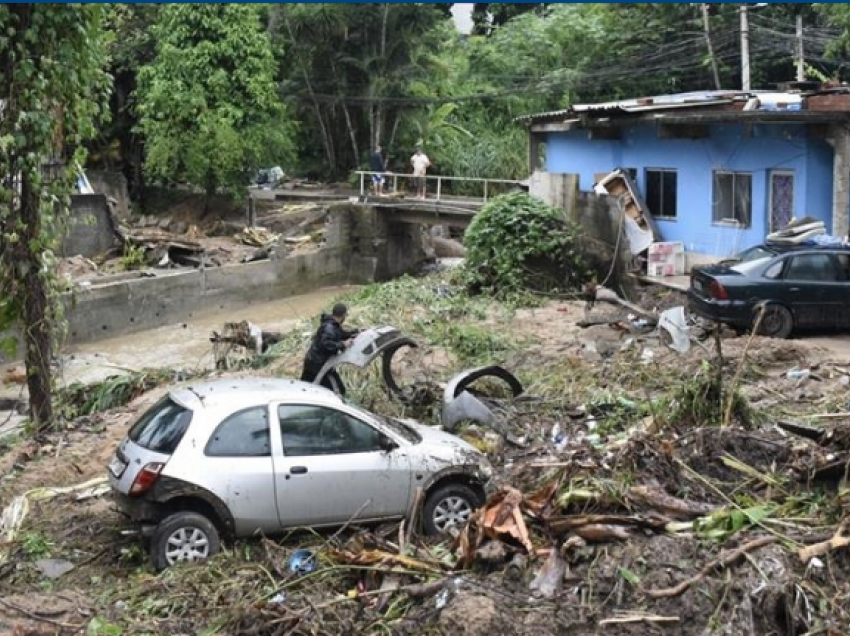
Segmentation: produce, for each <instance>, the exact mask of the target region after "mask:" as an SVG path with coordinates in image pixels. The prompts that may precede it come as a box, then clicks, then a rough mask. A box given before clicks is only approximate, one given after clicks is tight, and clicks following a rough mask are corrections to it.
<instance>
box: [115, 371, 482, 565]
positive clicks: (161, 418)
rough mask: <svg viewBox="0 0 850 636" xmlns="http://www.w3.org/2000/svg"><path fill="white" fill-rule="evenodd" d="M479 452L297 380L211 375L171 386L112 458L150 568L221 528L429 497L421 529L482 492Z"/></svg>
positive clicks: (192, 553) (382, 511)
mask: <svg viewBox="0 0 850 636" xmlns="http://www.w3.org/2000/svg"><path fill="white" fill-rule="evenodd" d="M490 475H491V468H490V465H489V462H488V461H487V459H486V457H484V455H482V454H481V453H480V452H479V451H477V450H476V449H475V448H473V447H472V446H470V445H469V444H467V443H466V442H464V441H463V440H460V439H458V438H457V437H454V436H453V435H450V434H448V433H445V432H443V431H441V430H439V429H434V428H430V427H428V426H423V425H421V424H417V423H414V422H410V421H400V420H395V419H390V418H385V417H381V416H378V415H375V414H373V413H369V412H367V411H364V410H363V409H360V408H358V407H356V406H353V405H351V404H347V403H345V402H343V401H342V399H340V398H339V397H338V396H337V395H335V394H334V393H333V392H331V391H329V390H327V389H325V388H322V387H318V386H315V385H312V384H307V383H304V382H300V381H296V380H272V379H240V380H219V381H214V382H207V383H202V384H197V385H193V386H189V387H188V388H183V389H177V390H174V391H172V392H170V393H169V394H168V395H167V396H166V397H164V398H163V399H162V400H160V401H159V402H158V403H157V404H155V405H154V406H153V407H152V408H150V409H149V410H148V411H147V412H146V413H144V414H143V415H142V416H141V417H140V418H139V419H138V420H137V421H136V422H135V424H133V426H132V427H131V429H130V432H129V434H128V435H127V437H126V438H125V439H124V440H123V441H122V442H121V444H120V445H119V447H118V449H117V451H116V452H115V455H114V457H113V458H112V461H111V462H110V464H109V479H110V483H111V485H112V488H113V490H114V493H115V496H116V499H117V501H118V502H119V505H120V507H121V508H122V510H123V511H125V512H126V513H127V514H129V515H130V516H131V517H132V518H133V519H134V520H136V521H137V522H140V523H141V524H142V526H143V531H145V534H147V535H150V536H151V558H152V561H153V564H154V566H155V567H157V568H158V569H161V568H165V567H167V566H169V565H172V564H174V563H176V562H178V561H197V560H202V559H205V558H207V557H208V556H210V555H212V554H214V553H216V552H218V550H219V548H220V537H221V536H230V537H234V536H239V537H241V536H249V535H252V534H255V533H259V532H262V533H267V534H273V533H275V532H279V531H281V530H282V529H284V528H291V527H299V526H310V527H321V526H334V525H342V524H345V523H347V522H349V521H351V522H356V523H364V522H372V521H379V520H390V519H400V518H403V517H405V516H407V515H409V514H410V512H411V511H412V507H413V503H414V501H415V499H416V493H417V491H418V490H420V489H421V491H422V493H423V494H424V496H425V499H424V502H425V504H424V508H423V510H424V515H423V518H422V522H423V525H424V528H425V530H426V531H427V532H429V533H440V532H445V531H447V530H448V529H449V528H450V527H452V526H456V525H460V524H463V523H465V522H466V520H467V519H468V517H469V515H470V514H471V513H472V511H473V510H474V509H475V508H476V507H478V506H479V505H481V504H482V503H483V501H484V487H485V484H486V482H487V480H488V479H489V478H490Z"/></svg>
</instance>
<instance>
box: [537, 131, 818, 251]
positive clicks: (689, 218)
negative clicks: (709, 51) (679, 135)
mask: <svg viewBox="0 0 850 636" xmlns="http://www.w3.org/2000/svg"><path fill="white" fill-rule="evenodd" d="M588 135H589V133H588V132H587V131H572V132H565V133H550V134H549V135H547V139H546V157H547V160H546V170H547V172H553V173H563V172H566V173H574V174H578V175H579V183H580V186H579V187H580V188H581V189H582V190H590V189H591V188H592V187H593V183H594V181H595V179H594V175H595V174H599V173H602V174H606V173H608V172H611V171H612V170H613V169H615V168H635V169H637V186H638V189H639V190H640V192H641V193H642V194H644V193H645V192H646V174H645V169H646V168H671V169H674V170H676V171H677V174H678V176H677V182H678V192H677V197H678V198H677V202H676V205H677V218H676V219H675V220H664V219H658V220H657V223H658V228H659V231H660V232H661V235H662V240H664V241H681V242H682V243H684V244H685V249H686V250H688V251H689V252H697V253H700V254H710V255H714V256H728V255H730V254H732V253H734V252H736V251H739V250H741V249H743V248H745V247H748V246H750V245H754V244H756V243H761V242H762V241H763V240H764V237H765V235H766V234H767V233H768V227H769V210H768V201H769V193H768V174H769V171H770V170H791V171H793V172H794V175H795V192H794V215H795V216H797V217H800V216H804V215H806V214H808V215H810V216H814V217H816V218H818V219H821V220H823V221H824V222H825V223H826V224H827V228H828V229H829V228H830V227H831V223H832V150H831V148H830V147H829V146H828V144H827V143H826V142H824V141H820V140H816V139H811V138H808V137H807V135H806V129H805V126H802V125H797V124H788V125H773V126H767V125H753V126H751V133H750V135H749V136H747V135H745V134H744V130H743V127H742V126H740V125H737V124H734V125H718V126H712V127H711V128H710V132H709V137H708V138H705V139H696V140H690V139H659V138H658V134H657V131H656V129H655V127H654V126H642V127H635V128H628V129H624V130H623V131H622V139H620V140H615V141H610V140H590V139H589V138H588ZM715 170H728V171H734V172H749V173H752V188H753V190H752V223H751V225H750V227H748V228H735V227H724V226H722V225H718V224H715V223H713V221H712V173H713V172H714V171H715Z"/></svg>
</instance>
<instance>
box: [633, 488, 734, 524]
mask: <svg viewBox="0 0 850 636" xmlns="http://www.w3.org/2000/svg"><path fill="white" fill-rule="evenodd" d="M627 497H628V498H629V500H630V501H632V502H633V503H637V504H642V505H646V506H649V507H651V508H654V509H655V510H658V511H659V512H662V513H664V514H667V515H670V516H673V517H685V518H694V517H701V516H703V515H707V514H711V513H712V512H714V511H716V510H717V506H714V505H711V504H704V503H700V502H696V501H687V500H685V499H679V498H678V497H673V496H672V495H668V494H667V493H666V492H664V491H663V490H661V489H660V488H654V487H652V486H632V487H631V488H630V489H629V492H628V495H627Z"/></svg>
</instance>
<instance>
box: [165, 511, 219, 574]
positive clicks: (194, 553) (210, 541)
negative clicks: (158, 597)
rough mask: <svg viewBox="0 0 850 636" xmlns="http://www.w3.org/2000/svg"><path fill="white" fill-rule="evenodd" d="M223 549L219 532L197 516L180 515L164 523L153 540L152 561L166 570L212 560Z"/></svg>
mask: <svg viewBox="0 0 850 636" xmlns="http://www.w3.org/2000/svg"><path fill="white" fill-rule="evenodd" d="M220 549H221V543H220V541H219V538H218V530H216V528H215V526H214V525H213V523H212V522H211V521H210V520H209V519H207V518H206V517H205V516H203V515H199V514H198V513H196V512H177V513H175V514H173V515H170V516H168V517H166V518H165V519H163V520H162V521H161V522H160V524H159V525H158V526H157V527H156V530H154V533H153V537H152V539H151V547H150V550H151V561H152V562H153V566H154V568H156V569H157V570H164V569H165V568H167V567H168V566H170V565H174V564H175V563H179V562H181V561H187V562H197V561H203V560H205V559H208V558H209V557H211V556H212V555H214V554H217V553H218V551H219V550H220Z"/></svg>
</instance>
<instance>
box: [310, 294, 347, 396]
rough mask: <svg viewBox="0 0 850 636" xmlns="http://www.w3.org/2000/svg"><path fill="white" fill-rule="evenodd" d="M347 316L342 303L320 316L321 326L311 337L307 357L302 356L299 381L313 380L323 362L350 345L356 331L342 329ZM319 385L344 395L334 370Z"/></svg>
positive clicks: (340, 380)
mask: <svg viewBox="0 0 850 636" xmlns="http://www.w3.org/2000/svg"><path fill="white" fill-rule="evenodd" d="M347 315H348V308H347V307H346V306H345V305H344V304H342V303H337V304H336V305H334V306H333V310H332V311H331V313H330V315H328V314H322V318H321V324H320V325H319V328H318V330H317V331H316V335H314V336H313V341H312V342H311V343H310V348H309V349H308V350H307V355H305V356H304V368H303V370H302V372H301V379H302V380H303V381H304V382H312V381H313V380H315V379H316V376H317V375H319V371H321V370H322V367H323V366H325V362H327V361H328V360H330V359H331V358H332V357H333V356H335V355H336V354H338V353H342V352H343V351H345V350H346V349H347V348H348V346H349V345H350V341H351V338H353V337H354V336H356V335H357V333H358V332H357V330H353V331H349V330H348V329H343V327H342V323H344V322H345V318H346V316H347ZM320 384H321V385H322V386H324V387H327V388H329V389H331V390H332V391H333V390H334V389H336V390H338V391H339V393H340V395H345V385H344V384H343V383H342V379H341V378H340V377H339V374H338V373H337V372H336V371H335V370H334V371H330V372H328V373H326V374H325V377H324V378H322V381H321V382H320Z"/></svg>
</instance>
